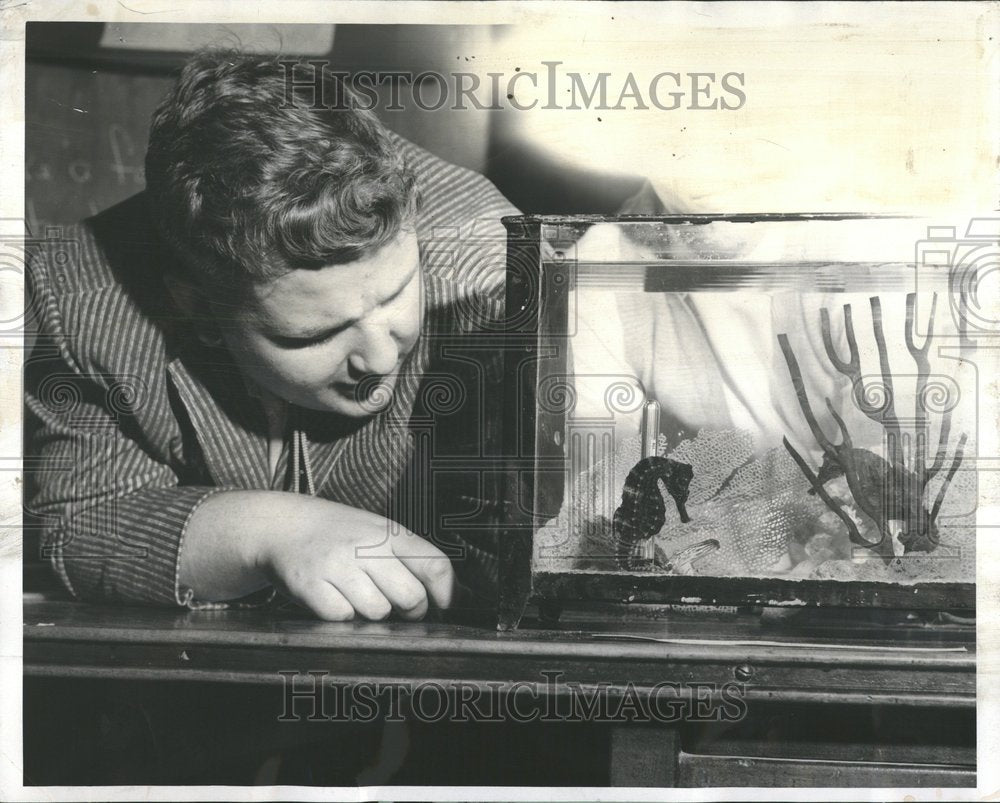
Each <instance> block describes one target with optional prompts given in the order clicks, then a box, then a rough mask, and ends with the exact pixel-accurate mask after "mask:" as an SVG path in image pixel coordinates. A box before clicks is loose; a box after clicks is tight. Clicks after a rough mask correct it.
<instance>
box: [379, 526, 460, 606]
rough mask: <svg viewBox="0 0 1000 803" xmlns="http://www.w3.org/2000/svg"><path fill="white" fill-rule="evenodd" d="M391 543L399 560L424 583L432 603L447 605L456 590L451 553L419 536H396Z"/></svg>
mask: <svg viewBox="0 0 1000 803" xmlns="http://www.w3.org/2000/svg"><path fill="white" fill-rule="evenodd" d="M390 543H391V545H392V551H393V553H394V554H395V555H396V557H397V558H399V561H400V563H402V564H403V565H404V566H405V567H406V568H407V569H409V571H410V573H411V574H412V575H413V576H414V577H416V578H417V579H418V580H419V581H420V582H421V583H423V586H424V588H425V589H427V596H428V597H429V598H430V600H431V602H433V603H434V604H435V605H437V606H438V607H439V608H447V607H448V606H449V605H450V604H451V599H452V595H453V594H454V591H455V571H454V569H453V568H452V566H451V561H450V560H449V559H448V556H447V555H445V554H444V553H443V552H442V551H441V550H440V549H438V548H437V547H436V546H434V544H432V543H431V542H430V541H428V540H427V539H425V538H421V537H420V536H419V535H408V536H406V535H404V536H397V537H394V538H393V539H392V540H391V542H390Z"/></svg>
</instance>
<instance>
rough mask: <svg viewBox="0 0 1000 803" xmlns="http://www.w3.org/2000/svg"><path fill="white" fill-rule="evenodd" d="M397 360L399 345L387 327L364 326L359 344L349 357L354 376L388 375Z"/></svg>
mask: <svg viewBox="0 0 1000 803" xmlns="http://www.w3.org/2000/svg"><path fill="white" fill-rule="evenodd" d="M398 360H399V345H398V344H397V343H396V339H395V338H394V337H393V336H392V333H391V332H390V331H389V329H388V327H386V326H383V325H380V324H376V325H369V326H364V327H363V328H362V337H361V339H360V342H359V343H358V345H357V348H355V350H354V352H353V353H352V354H351V356H350V365H351V370H352V371H353V372H354V373H355V374H361V375H365V374H388V373H390V372H391V371H392V370H393V369H394V368H395V367H396V363H397V362H398Z"/></svg>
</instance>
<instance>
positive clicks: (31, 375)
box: [25, 253, 221, 605]
mask: <svg viewBox="0 0 1000 803" xmlns="http://www.w3.org/2000/svg"><path fill="white" fill-rule="evenodd" d="M49 277H50V271H49V269H48V265H47V259H46V255H45V254H44V253H43V254H41V255H39V256H38V257H36V258H35V259H33V260H32V261H31V263H30V264H29V271H28V281H29V292H30V294H31V295H30V298H32V299H33V302H34V308H35V310H36V315H37V319H38V337H37V340H36V343H35V348H34V351H33V353H32V355H31V357H29V359H28V361H27V363H26V365H25V400H26V404H27V407H28V408H29V410H30V411H31V412H32V413H33V414H34V415H35V416H36V417H37V419H38V429H37V431H36V433H35V435H34V438H33V442H32V443H33V446H32V448H33V452H34V460H35V461H36V471H35V485H36V489H35V493H34V495H33V498H32V499H31V502H30V507H31V512H32V513H34V514H35V515H36V516H38V517H40V519H41V521H42V525H41V526H42V544H43V550H44V552H45V555H46V556H47V557H49V558H50V559H51V561H52V564H53V567H54V568H55V571H56V573H57V574H58V575H59V577H60V578H61V580H62V582H63V583H64V584H65V585H66V587H67V588H68V589H69V591H70V592H71V593H72V594H73V595H74V596H75V597H77V598H80V599H87V600H108V601H125V602H129V601H131V602H144V603H153V604H166V605H184V604H187V603H189V602H191V600H190V592H187V591H183V590H182V589H181V588H180V587H179V586H178V576H177V572H178V560H179V556H180V549H181V543H182V540H183V536H184V530H185V527H186V524H187V522H188V521H189V520H190V518H191V516H192V515H193V513H194V511H195V510H196V509H197V507H198V505H200V504H201V503H202V502H203V501H204V500H205V499H206V498H208V497H209V496H210V495H212V494H213V493H215V492H217V491H219V490H221V489H219V488H214V487H202V486H187V487H178V479H177V476H176V475H175V473H174V472H173V470H172V469H171V468H170V467H169V466H168V465H166V464H164V463H162V462H159V461H158V460H156V459H154V457H153V456H152V455H151V454H149V453H148V452H147V451H146V450H144V449H143V448H142V446H141V445H140V443H139V442H138V441H137V440H135V439H133V438H132V437H130V436H129V434H127V432H128V430H129V427H128V426H127V424H126V419H127V401H128V394H129V390H128V388H127V385H123V384H122V382H121V381H120V378H116V377H115V376H113V375H107V374H105V373H102V372H100V371H93V370H90V371H85V370H83V369H82V368H81V367H80V362H79V360H78V359H77V357H76V355H75V354H74V353H73V349H72V347H71V344H72V343H74V342H79V341H80V340H81V338H83V337H85V336H86V333H83V332H81V333H78V334H77V336H76V337H74V338H69V337H67V335H66V333H65V331H64V327H63V325H62V321H63V318H64V315H63V310H62V309H61V308H60V304H59V301H58V300H57V298H56V295H55V292H54V291H53V288H52V286H51V282H50V278H49ZM60 300H62V301H63V302H64V303H72V301H66V299H60ZM72 300H73V301H75V300H77V299H76V298H75V297H72ZM102 323H103V322H102ZM109 328H110V329H113V330H114V331H115V333H116V337H117V338H119V342H120V343H122V344H123V347H125V348H128V344H129V342H130V340H132V339H133V338H135V337H136V335H137V333H135V332H131V333H130V332H129V331H127V330H126V331H122V329H120V328H119V329H114V327H109ZM126 329H127V326H126Z"/></svg>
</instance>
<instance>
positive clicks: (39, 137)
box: [25, 62, 171, 233]
mask: <svg viewBox="0 0 1000 803" xmlns="http://www.w3.org/2000/svg"><path fill="white" fill-rule="evenodd" d="M170 81H171V79H170V77H169V76H167V75H141V74H127V73H123V72H118V71H109V70H107V69H104V68H101V67H98V66H94V67H90V68H82V67H81V66H79V65H74V66H63V65H58V64H51V63H31V62H29V63H28V65H27V71H26V76H25V120H26V123H25V214H26V217H27V223H28V225H29V227H30V230H31V231H32V232H36V233H38V232H42V231H44V229H45V227H47V226H64V225H66V224H69V223H74V222H76V221H79V220H80V219H82V218H84V217H87V216H89V215H92V214H94V213H95V212H98V211H100V210H101V209H104V208H106V207H108V206H111V205H113V204H115V203H117V202H118V201H121V200H123V199H125V198H127V197H129V196H130V195H133V194H134V193H136V192H138V191H139V190H141V189H142V188H143V187H144V186H145V180H144V178H143V160H144V157H145V151H146V139H147V137H148V134H149V122H150V118H151V116H152V113H153V110H154V109H155V108H156V105H157V104H158V103H159V101H160V99H161V98H162V97H163V95H164V93H165V92H166V90H167V88H168V86H169V85H170Z"/></svg>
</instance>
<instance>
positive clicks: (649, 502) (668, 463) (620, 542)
mask: <svg viewBox="0 0 1000 803" xmlns="http://www.w3.org/2000/svg"><path fill="white" fill-rule="evenodd" d="M693 476H694V469H692V468H691V466H689V465H688V464H687V463H680V462H678V461H676V460H671V459H670V458H667V457H644V458H643V459H642V460H640V461H639V462H638V463H636V465H635V467H634V468H633V469H632V470H631V471H630V472H629V473H628V477H626V478H625V488H624V490H623V491H622V503H621V505H620V506H619V507H618V509H617V510H616V511H615V516H614V522H613V532H614V539H615V545H616V555H617V558H618V561H619V563H620V564H621V565H622V566H623V568H625V569H626V570H628V571H640V570H642V569H644V568H649V567H648V566H647V565H646V563H647V562H646V561H643V560H642V559H641V558H639V557H638V555H637V553H638V551H639V550H638V549H637V547H638V546H639V545H640V544H642V543H643V542H644V541H647V540H648V539H650V538H652V537H653V536H654V535H656V533H658V532H659V531H660V530H661V529H662V528H663V525H664V523H665V522H666V514H667V509H666V508H665V507H664V505H663V495H662V494H661V493H660V489H659V486H658V484H657V481H658V480H663V484H664V485H665V486H666V489H667V493H669V494H670V496H672V497H673V500H674V504H676V505H677V512H678V513H679V514H680V517H681V521H683V522H685V523H686V522H689V521H690V520H691V519H690V517H689V516H688V514H687V509H686V508H685V507H684V503H685V502H687V498H688V489H689V487H690V485H691V478H692V477H693Z"/></svg>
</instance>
